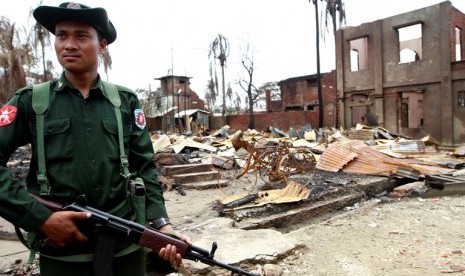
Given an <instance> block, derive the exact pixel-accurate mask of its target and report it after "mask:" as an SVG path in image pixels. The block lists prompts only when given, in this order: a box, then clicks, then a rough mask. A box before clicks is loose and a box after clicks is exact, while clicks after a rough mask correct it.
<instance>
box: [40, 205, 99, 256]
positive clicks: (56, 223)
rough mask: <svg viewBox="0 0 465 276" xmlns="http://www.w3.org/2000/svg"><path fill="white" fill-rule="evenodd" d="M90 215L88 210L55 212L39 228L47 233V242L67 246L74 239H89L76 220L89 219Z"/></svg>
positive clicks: (57, 245)
mask: <svg viewBox="0 0 465 276" xmlns="http://www.w3.org/2000/svg"><path fill="white" fill-rule="evenodd" d="M90 216H91V214H90V213H86V212H74V211H60V212H54V213H53V214H52V215H51V216H50V217H49V218H48V219H47V220H46V221H45V222H44V223H43V224H42V225H41V226H40V228H39V229H40V230H41V231H42V232H44V233H45V234H46V235H47V237H48V240H47V243H48V244H50V245H52V246H54V247H62V246H65V245H66V244H67V243H69V242H71V241H74V240H77V241H81V242H82V241H87V237H86V236H85V235H84V234H83V233H82V232H81V231H79V229H78V227H77V226H76V221H79V220H85V219H88V218H90Z"/></svg>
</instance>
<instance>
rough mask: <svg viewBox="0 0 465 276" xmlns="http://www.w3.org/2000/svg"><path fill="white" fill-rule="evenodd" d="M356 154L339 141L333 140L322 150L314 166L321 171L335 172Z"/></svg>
mask: <svg viewBox="0 0 465 276" xmlns="http://www.w3.org/2000/svg"><path fill="white" fill-rule="evenodd" d="M357 156H358V155H357V154H356V153H354V152H352V151H351V150H350V149H348V148H346V147H344V144H342V143H340V142H334V143H331V144H329V146H328V147H327V148H326V149H325V150H324V152H323V154H322V155H321V157H320V160H318V162H317V164H316V168H317V169H319V170H323V171H330V172H337V171H339V170H341V169H342V168H343V167H344V166H345V165H347V163H349V162H350V161H352V160H354V159H355V158H356V157H357Z"/></svg>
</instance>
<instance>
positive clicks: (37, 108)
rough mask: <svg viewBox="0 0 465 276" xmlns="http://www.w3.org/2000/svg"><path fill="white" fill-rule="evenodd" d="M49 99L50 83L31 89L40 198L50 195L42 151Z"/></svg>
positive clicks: (36, 85) (37, 85) (43, 152)
mask: <svg viewBox="0 0 465 276" xmlns="http://www.w3.org/2000/svg"><path fill="white" fill-rule="evenodd" d="M49 98H50V82H49V81H47V82H44V83H40V84H35V85H34V86H33V88H32V108H33V109H34V112H35V113H36V128H37V155H38V157H37V158H38V163H39V164H38V169H37V183H38V184H39V185H40V196H49V195H50V185H49V183H48V178H47V171H46V168H45V149H44V114H45V112H46V111H47V109H48V103H49Z"/></svg>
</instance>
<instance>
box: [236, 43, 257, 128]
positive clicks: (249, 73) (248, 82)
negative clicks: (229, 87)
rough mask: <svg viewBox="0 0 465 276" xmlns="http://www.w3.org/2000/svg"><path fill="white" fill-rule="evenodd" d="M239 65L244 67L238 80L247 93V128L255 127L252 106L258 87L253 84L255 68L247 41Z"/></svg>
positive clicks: (252, 53)
mask: <svg viewBox="0 0 465 276" xmlns="http://www.w3.org/2000/svg"><path fill="white" fill-rule="evenodd" d="M241 65H242V67H243V68H244V69H245V72H246V76H245V77H244V78H242V79H240V80H239V81H238V84H239V86H240V87H241V88H242V89H243V90H244V91H245V92H246V93H247V103H248V109H249V129H254V128H255V117H254V114H253V106H254V102H255V101H256V99H257V98H258V97H259V95H260V94H259V93H258V91H259V90H258V89H257V88H256V87H255V86H254V84H253V74H254V70H255V64H254V51H253V49H251V46H250V43H247V45H246V47H245V49H244V50H243V53H242V57H241Z"/></svg>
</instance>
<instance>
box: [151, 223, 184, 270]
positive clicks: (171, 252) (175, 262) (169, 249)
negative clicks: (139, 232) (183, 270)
mask: <svg viewBox="0 0 465 276" xmlns="http://www.w3.org/2000/svg"><path fill="white" fill-rule="evenodd" d="M160 232H162V233H166V234H171V235H174V236H177V237H178V238H180V239H181V240H183V241H185V242H186V243H187V244H189V245H190V244H192V239H191V238H190V237H189V236H186V235H184V234H180V233H176V232H175V231H174V230H173V228H172V226H171V225H170V224H167V225H165V226H163V227H162V228H160ZM158 256H160V258H162V259H165V260H166V261H170V262H171V265H172V266H173V268H175V269H178V268H179V267H180V266H181V264H182V257H181V254H179V253H178V251H177V249H176V246H174V245H171V244H168V245H167V246H165V247H163V248H162V249H160V251H159V252H158Z"/></svg>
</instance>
